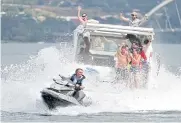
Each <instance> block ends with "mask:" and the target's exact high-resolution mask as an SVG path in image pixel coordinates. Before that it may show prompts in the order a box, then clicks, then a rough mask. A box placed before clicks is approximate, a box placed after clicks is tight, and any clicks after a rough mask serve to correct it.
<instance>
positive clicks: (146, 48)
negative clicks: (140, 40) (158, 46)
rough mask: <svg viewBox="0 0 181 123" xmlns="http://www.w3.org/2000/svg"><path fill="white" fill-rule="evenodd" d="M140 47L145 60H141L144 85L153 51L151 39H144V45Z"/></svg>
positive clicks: (147, 77) (146, 80)
mask: <svg viewBox="0 0 181 123" xmlns="http://www.w3.org/2000/svg"><path fill="white" fill-rule="evenodd" d="M142 49H143V52H144V53H145V57H146V58H145V60H143V61H142V71H143V76H144V80H145V82H144V86H146V84H147V82H148V79H149V73H150V68H151V58H152V52H153V48H152V45H151V41H150V40H148V39H146V40H145V41H144V45H143V48H142Z"/></svg>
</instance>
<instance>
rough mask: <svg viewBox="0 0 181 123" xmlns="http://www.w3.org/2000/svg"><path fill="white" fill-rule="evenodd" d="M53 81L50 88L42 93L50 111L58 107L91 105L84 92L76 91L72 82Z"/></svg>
mask: <svg viewBox="0 0 181 123" xmlns="http://www.w3.org/2000/svg"><path fill="white" fill-rule="evenodd" d="M53 81H54V83H53V84H51V85H50V87H48V88H45V89H43V90H42V91H41V96H42V99H43V101H44V103H45V104H46V105H47V107H48V108H49V109H54V108H56V107H57V106H60V107H67V106H71V105H79V106H89V105H90V104H91V101H90V99H89V98H88V97H86V95H85V93H84V92H83V91H82V90H79V91H76V88H75V84H74V83H73V82H72V81H71V80H67V79H66V80H63V79H53Z"/></svg>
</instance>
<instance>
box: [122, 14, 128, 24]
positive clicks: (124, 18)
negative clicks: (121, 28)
mask: <svg viewBox="0 0 181 123" xmlns="http://www.w3.org/2000/svg"><path fill="white" fill-rule="evenodd" d="M120 19H121V20H123V21H126V22H129V18H126V17H124V16H123V14H122V13H120Z"/></svg>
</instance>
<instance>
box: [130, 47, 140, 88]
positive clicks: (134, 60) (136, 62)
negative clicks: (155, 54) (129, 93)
mask: <svg viewBox="0 0 181 123" xmlns="http://www.w3.org/2000/svg"><path fill="white" fill-rule="evenodd" d="M130 57H131V68H130V72H131V81H130V87H132V86H134V87H135V88H138V82H139V73H140V62H141V55H140V54H139V49H135V48H133V54H130Z"/></svg>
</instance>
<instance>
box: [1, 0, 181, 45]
mask: <svg viewBox="0 0 181 123" xmlns="http://www.w3.org/2000/svg"><path fill="white" fill-rule="evenodd" d="M92 1H94V2H95V3H94V4H96V5H93V3H91V2H90V1H86V2H85V1H81V0H66V1H64V0H46V1H45V0H31V1H30V0H2V4H1V5H2V10H1V40H2V41H8V42H13V41H14V42H17V41H18V42H46V43H47V42H50V43H52V42H62V41H66V40H67V41H70V40H71V39H72V37H71V36H72V31H73V30H74V29H75V28H76V27H77V26H78V24H79V23H78V20H77V17H76V16H77V6H78V5H80V3H82V4H83V5H82V6H84V8H86V9H84V8H83V12H85V13H87V14H88V15H89V19H96V20H98V21H100V23H110V24H122V25H126V23H123V22H121V21H120V19H119V12H120V9H118V8H119V7H118V5H116V4H118V3H119V4H121V3H122V4H124V5H125V3H124V2H125V1H124V0H123V1H122V0H115V1H114V2H113V3H114V5H116V6H115V7H113V8H112V10H111V9H110V5H105V4H106V3H107V4H108V3H110V1H108V0H105V3H104V4H103V3H101V2H100V1H97V0H92ZM128 1H129V0H128ZM139 1H141V0H139ZM117 2H118V3H117ZM113 3H110V4H113ZM111 6H112V5H111ZM153 6H154V5H152V6H150V7H148V6H147V9H149V8H150V9H151V8H152V7H153ZM150 9H149V10H150ZM129 11H131V10H130V9H127V14H128V15H129ZM145 11H146V10H145ZM179 33H180V32H178V34H177V33H173V34H172V33H169V35H168V33H159V34H157V35H156V39H157V40H158V39H159V40H158V41H159V42H160V43H181V36H180V34H179ZM161 40H164V41H163V42H161ZM171 40H172V41H171ZM2 41H1V43H2ZM159 42H158V43H159Z"/></svg>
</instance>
